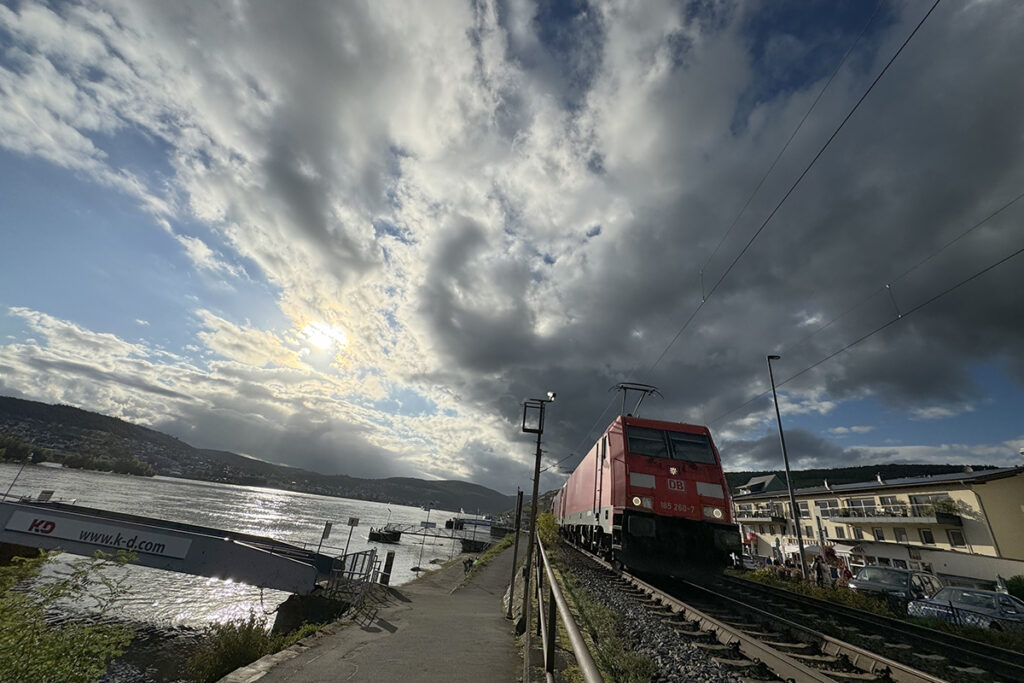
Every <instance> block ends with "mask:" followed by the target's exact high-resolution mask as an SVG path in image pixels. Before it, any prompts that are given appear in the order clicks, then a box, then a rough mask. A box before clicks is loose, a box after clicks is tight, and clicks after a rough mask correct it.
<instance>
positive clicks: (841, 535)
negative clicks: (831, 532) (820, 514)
mask: <svg viewBox="0 0 1024 683" xmlns="http://www.w3.org/2000/svg"><path fill="white" fill-rule="evenodd" d="M836 538H846V529H844V528H843V527H841V526H837V527H836Z"/></svg>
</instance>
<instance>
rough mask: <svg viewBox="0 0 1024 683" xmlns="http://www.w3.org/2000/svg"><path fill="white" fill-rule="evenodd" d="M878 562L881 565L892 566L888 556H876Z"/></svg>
mask: <svg viewBox="0 0 1024 683" xmlns="http://www.w3.org/2000/svg"><path fill="white" fill-rule="evenodd" d="M878 564H879V565H881V566H883V567H890V566H892V565H891V564H890V562H889V558H888V557H880V558H878Z"/></svg>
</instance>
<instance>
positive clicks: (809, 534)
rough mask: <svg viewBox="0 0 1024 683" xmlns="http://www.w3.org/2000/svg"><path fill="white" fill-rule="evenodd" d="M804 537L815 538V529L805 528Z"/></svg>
mask: <svg viewBox="0 0 1024 683" xmlns="http://www.w3.org/2000/svg"><path fill="white" fill-rule="evenodd" d="M804 536H806V537H807V538H814V527H811V526H805V527H804Z"/></svg>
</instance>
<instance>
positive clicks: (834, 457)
mask: <svg viewBox="0 0 1024 683" xmlns="http://www.w3.org/2000/svg"><path fill="white" fill-rule="evenodd" d="M718 446H719V450H720V451H721V452H722V463H723V465H724V466H725V469H726V470H731V471H736V470H781V469H782V446H781V444H780V443H779V437H778V434H768V435H766V436H763V437H761V438H760V439H755V440H735V441H724V442H722V443H719V444H718ZM786 452H787V453H788V455H789V463H790V466H791V467H792V468H793V469H816V468H824V467H856V466H858V465H867V464H870V463H871V462H878V461H879V460H882V459H884V456H883V455H882V454H879V453H872V454H868V453H865V452H864V451H863V450H861V449H857V448H842V447H840V446H837V445H836V444H835V443H834V442H832V441H829V440H827V439H823V438H821V437H820V436H818V435H816V434H812V433H811V432H808V431H807V430H804V429H787V430H786ZM732 454H738V455H732Z"/></svg>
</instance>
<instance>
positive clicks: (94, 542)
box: [0, 500, 378, 595]
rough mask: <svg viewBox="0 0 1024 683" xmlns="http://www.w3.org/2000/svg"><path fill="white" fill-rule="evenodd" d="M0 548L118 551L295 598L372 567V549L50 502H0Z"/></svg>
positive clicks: (366, 576) (368, 576) (364, 576)
mask: <svg viewBox="0 0 1024 683" xmlns="http://www.w3.org/2000/svg"><path fill="white" fill-rule="evenodd" d="M0 543H9V544H14V545H20V546H27V547H31V548H42V549H45V550H52V549H56V548H60V549H62V550H64V551H65V552H68V553H71V554H73V555H83V556H91V555H93V554H94V553H95V552H96V551H97V550H100V551H102V552H105V553H116V552H118V551H119V550H125V551H130V552H132V553H134V554H135V556H136V558H135V559H134V560H132V564H139V565H143V566H146V567H153V568H154V569H163V570H166V571H172V572H181V573H185V574H195V575H197V576H208V577H213V578H218V579H230V580H233V581H237V582H241V583H246V584H249V585H252V586H258V587H260V588H274V589H277V590H281V591H287V592H289V593H295V594H297V595H308V594H310V593H312V592H313V591H314V590H315V589H317V588H319V589H320V591H321V592H327V593H331V592H337V591H339V590H341V588H342V587H343V586H344V584H346V583H350V582H360V581H366V580H372V577H373V576H374V575H375V573H376V565H377V564H378V562H377V558H376V551H375V550H370V551H364V552H362V553H353V554H352V555H349V556H346V557H344V558H341V557H332V556H330V555H327V554H323V553H320V552H314V551H312V550H308V549H306V548H302V547H299V546H296V545H292V544H290V543H285V542H284V541H279V540H276V539H273V538H269V537H266V536H256V535H252V534H243V533H239V532H236V531H227V530H224V529H214V528H211V527H203V526H198V525H195V524H185V523H182V522H172V521H168V520H162V519H155V518H152V517H141V516H138V515H129V514H124V513H120V512H111V511H109V510H99V509H96V508H89V507H82V506H79V505H71V504H67V503H60V502H51V501H32V500H21V501H17V502H15V501H11V500H7V501H2V502H0Z"/></svg>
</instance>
